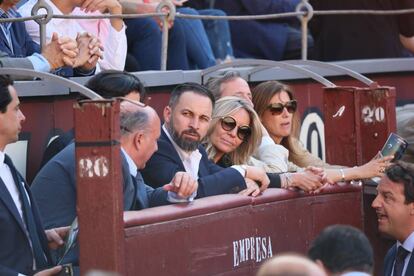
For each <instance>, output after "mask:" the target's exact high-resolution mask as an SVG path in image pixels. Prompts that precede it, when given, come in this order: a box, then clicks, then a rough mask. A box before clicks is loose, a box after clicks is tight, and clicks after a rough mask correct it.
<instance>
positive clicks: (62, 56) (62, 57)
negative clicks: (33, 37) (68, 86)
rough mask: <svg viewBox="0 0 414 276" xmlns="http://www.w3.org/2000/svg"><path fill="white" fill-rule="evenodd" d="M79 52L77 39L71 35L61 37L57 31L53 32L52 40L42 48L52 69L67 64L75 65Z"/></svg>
mask: <svg viewBox="0 0 414 276" xmlns="http://www.w3.org/2000/svg"><path fill="white" fill-rule="evenodd" d="M78 53H79V50H78V45H77V42H76V41H75V40H73V39H71V38H69V37H61V38H59V37H58V34H57V33H53V34H52V40H51V41H50V42H49V43H48V44H46V45H45V47H43V50H42V55H43V56H44V57H45V58H46V59H47V61H48V62H49V64H50V68H51V69H52V70H53V69H57V68H59V67H62V66H65V65H66V66H71V67H73V66H74V64H75V58H76V56H77V55H78Z"/></svg>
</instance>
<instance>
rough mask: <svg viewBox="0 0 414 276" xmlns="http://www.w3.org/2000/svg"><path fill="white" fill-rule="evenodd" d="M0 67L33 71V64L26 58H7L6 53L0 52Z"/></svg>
mask: <svg viewBox="0 0 414 276" xmlns="http://www.w3.org/2000/svg"><path fill="white" fill-rule="evenodd" d="M0 67H10V68H23V69H33V64H32V62H31V61H30V60H29V59H28V58H14V57H9V56H8V55H7V53H5V52H3V51H0Z"/></svg>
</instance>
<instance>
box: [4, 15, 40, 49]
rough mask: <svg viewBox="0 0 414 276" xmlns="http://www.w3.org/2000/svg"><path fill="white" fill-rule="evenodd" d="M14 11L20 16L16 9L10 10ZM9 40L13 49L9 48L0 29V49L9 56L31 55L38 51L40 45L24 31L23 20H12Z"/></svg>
mask: <svg viewBox="0 0 414 276" xmlns="http://www.w3.org/2000/svg"><path fill="white" fill-rule="evenodd" d="M11 12H12V13H15V14H16V15H15V16H16V17H21V15H20V14H19V13H18V12H17V11H11ZM10 32H11V40H12V44H13V45H12V46H13V51H12V49H11V48H10V45H9V43H8V42H7V38H6V37H5V35H4V33H3V31H1V30H0V50H1V51H3V52H5V53H7V55H8V56H10V57H27V56H31V55H32V54H34V53H40V46H39V44H37V43H36V42H34V41H33V39H32V38H31V37H30V35H29V34H28V33H27V31H26V26H25V25H24V22H13V23H12V24H11V27H10Z"/></svg>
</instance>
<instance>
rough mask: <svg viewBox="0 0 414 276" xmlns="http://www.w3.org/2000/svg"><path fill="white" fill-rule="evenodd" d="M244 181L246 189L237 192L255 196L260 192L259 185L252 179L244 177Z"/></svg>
mask: <svg viewBox="0 0 414 276" xmlns="http://www.w3.org/2000/svg"><path fill="white" fill-rule="evenodd" d="M245 181H246V187H247V188H246V189H244V190H243V191H240V192H239V194H241V195H246V196H249V195H250V196H253V197H256V196H258V195H259V194H260V188H259V185H257V183H256V182H255V181H254V180H251V179H250V178H245Z"/></svg>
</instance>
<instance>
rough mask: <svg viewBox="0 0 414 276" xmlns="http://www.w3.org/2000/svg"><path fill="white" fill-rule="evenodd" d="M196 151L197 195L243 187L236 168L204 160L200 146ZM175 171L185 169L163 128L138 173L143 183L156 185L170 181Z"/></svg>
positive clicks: (233, 190) (159, 185) (214, 193)
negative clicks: (146, 160)
mask: <svg viewBox="0 0 414 276" xmlns="http://www.w3.org/2000/svg"><path fill="white" fill-rule="evenodd" d="M198 150H199V151H200V153H201V155H202V157H201V160H200V166H199V170H198V176H199V179H198V183H199V185H198V190H197V198H200V197H205V196H212V195H219V194H226V193H231V192H238V191H241V190H243V189H245V188H246V183H245V181H244V178H243V177H242V175H241V174H240V173H239V172H238V171H237V170H235V169H233V168H226V169H224V168H222V167H220V166H217V165H216V164H214V163H213V162H212V161H210V160H209V159H208V157H207V153H206V151H205V149H204V148H203V147H202V146H199V148H198ZM179 171H185V168H184V165H183V163H182V161H181V159H180V157H179V156H178V153H177V151H176V150H175V148H174V146H173V144H172V143H171V141H170V140H169V139H168V137H167V135H166V134H165V132H164V130H161V137H160V138H159V139H158V151H157V152H156V153H154V154H153V156H152V157H151V158H150V160H149V161H148V162H147V164H146V166H145V168H144V169H143V170H142V171H141V173H142V176H143V177H144V180H145V182H146V183H148V184H149V185H151V186H152V187H154V188H156V187H161V186H163V185H164V184H167V183H170V182H171V180H172V179H173V177H174V175H175V174H176V173H177V172H179Z"/></svg>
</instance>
